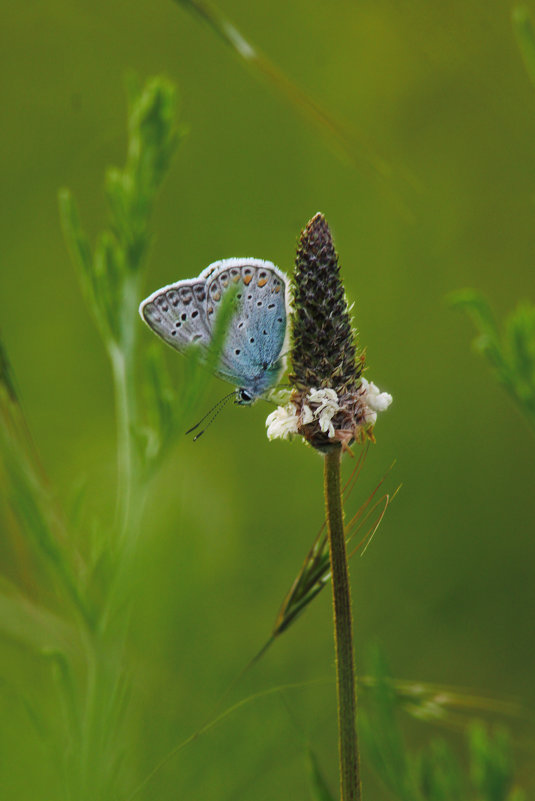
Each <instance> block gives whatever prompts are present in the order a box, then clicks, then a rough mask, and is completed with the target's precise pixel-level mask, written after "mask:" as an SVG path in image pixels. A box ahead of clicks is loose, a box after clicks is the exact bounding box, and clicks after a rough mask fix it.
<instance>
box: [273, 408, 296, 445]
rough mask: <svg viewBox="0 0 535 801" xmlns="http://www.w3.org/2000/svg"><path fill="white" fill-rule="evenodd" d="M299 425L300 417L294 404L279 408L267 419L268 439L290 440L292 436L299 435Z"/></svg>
mask: <svg viewBox="0 0 535 801" xmlns="http://www.w3.org/2000/svg"><path fill="white" fill-rule="evenodd" d="M298 424H299V417H298V416H297V414H296V412H295V406H294V405H293V403H288V404H287V405H286V406H278V407H277V408H276V409H275V411H274V412H271V414H268V416H267V419H266V426H267V435H268V439H288V437H290V436H291V435H292V434H297V429H298Z"/></svg>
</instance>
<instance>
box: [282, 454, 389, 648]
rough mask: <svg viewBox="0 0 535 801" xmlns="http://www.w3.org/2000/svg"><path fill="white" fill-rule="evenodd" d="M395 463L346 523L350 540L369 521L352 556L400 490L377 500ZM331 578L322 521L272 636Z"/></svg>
mask: <svg viewBox="0 0 535 801" xmlns="http://www.w3.org/2000/svg"><path fill="white" fill-rule="evenodd" d="M366 455H367V448H366V449H364V450H363V451H362V452H361V454H360V456H359V458H358V460H357V463H356V465H355V468H354V469H353V472H352V473H351V476H350V477H349V479H348V481H347V482H346V484H345V487H344V490H343V492H344V500H346V501H347V499H348V498H349V497H350V495H351V493H352V492H353V490H354V488H355V485H356V482H357V480H358V477H359V476H360V473H361V471H362V468H363V466H364V462H365V459H366ZM393 466H394V462H393V463H392V465H391V466H390V467H389V468H388V470H387V471H386V473H385V474H384V476H383V477H382V479H381V481H380V482H379V483H378V485H377V486H376V487H375V489H374V490H373V492H372V493H371V495H370V496H369V497H368V499H367V500H366V501H365V502H364V503H363V504H362V505H361V506H360V508H359V509H358V510H357V512H356V513H355V514H354V515H353V517H352V518H351V520H350V521H349V523H348V525H347V526H346V534H347V542H348V543H349V542H351V540H352V539H353V538H354V537H355V535H356V534H357V532H359V531H361V530H362V529H363V528H364V527H365V526H366V525H368V528H367V530H366V533H365V534H364V536H363V537H362V539H361V540H360V542H359V543H358V545H357V546H356V547H355V548H354V549H353V550H352V551H351V553H350V554H349V555H350V556H353V555H354V554H355V553H356V552H357V551H359V550H360V549H363V551H362V553H364V552H365V551H366V548H367V547H368V546H369V544H370V542H371V540H372V538H373V537H374V535H375V533H376V531H377V529H378V528H379V526H380V525H381V522H382V520H383V517H384V515H385V512H386V509H387V507H388V505H389V503H390V502H391V501H392V500H393V499H394V497H395V496H396V495H397V493H398V491H399V487H398V488H397V489H396V491H395V492H394V494H393V495H392V496H390V495H389V494H387V493H386V494H385V495H382V496H381V497H380V498H378V499H376V500H375V501H374V498H375V496H376V494H377V492H378V490H379V489H380V487H381V486H382V485H383V483H384V481H385V479H386V477H387V476H388V475H389V473H390V471H391V470H392V467H393ZM376 512H378V514H377V515H376V514H375V513H376ZM370 521H371V522H370ZM329 579H330V563H329V549H328V543H327V535H326V534H325V523H323V525H322V526H321V528H320V530H319V531H318V534H317V535H316V538H315V540H314V542H313V544H312V547H311V549H310V551H309V552H308V554H307V555H306V557H305V560H304V562H303V565H302V567H301V570H300V571H299V573H298V575H297V577H296V578H295V581H294V582H293V584H292V586H291V588H290V590H289V592H288V594H287V595H286V597H285V599H284V601H283V603H282V605H281V608H280V610H279V613H278V615H277V618H276V620H275V625H274V627H273V632H272V638H275V637H277V636H278V635H279V634H282V632H283V631H285V630H286V629H287V628H288V626H290V625H291V623H293V622H294V621H295V620H296V618H297V617H298V616H299V615H300V614H301V612H303V610H304V609H305V608H306V607H307V606H308V604H309V603H310V602H311V601H312V600H313V599H314V598H315V597H316V595H318V593H319V592H320V591H321V590H322V589H323V587H324V586H325V585H326V583H327V582H328V581H329Z"/></svg>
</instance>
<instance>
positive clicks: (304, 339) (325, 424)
mask: <svg viewBox="0 0 535 801" xmlns="http://www.w3.org/2000/svg"><path fill="white" fill-rule="evenodd" d="M292 290H293V314H292V317H291V320H292V323H291V325H292V350H291V362H292V372H291V374H290V382H291V385H292V391H291V394H290V397H289V400H288V403H286V405H284V406H279V407H278V408H277V409H276V411H274V412H272V414H270V415H269V416H268V418H267V420H266V425H267V435H268V437H269V438H270V439H276V438H280V439H288V438H290V437H292V436H293V435H296V434H297V435H300V436H302V437H304V439H305V440H306V441H307V442H308V443H310V445H312V446H313V447H315V448H317V449H318V450H320V451H323V452H325V451H328V450H331V449H332V448H335V447H340V446H342V448H343V449H344V450H347V449H349V446H350V445H351V443H352V442H362V441H363V440H364V439H365V438H366V437H369V438H370V439H372V440H373V439H374V436H373V428H374V426H375V422H376V420H377V412H380V411H384V410H385V409H387V408H388V406H390V404H391V402H392V396H391V395H389V394H388V393H387V392H380V390H379V389H378V388H377V387H376V386H375V384H373V383H371V382H369V381H367V380H366V379H365V378H363V377H362V372H363V370H364V365H365V354H364V352H362V353H360V354H359V353H358V351H357V342H356V333H355V331H354V329H353V328H352V326H351V319H350V316H349V309H348V305H347V299H346V296H345V292H344V287H343V284H342V281H341V279H340V266H339V264H338V256H337V254H336V251H335V249H334V244H333V241H332V236H331V232H330V229H329V226H328V224H327V221H326V220H325V217H324V216H323V214H319V213H318V214H316V215H315V216H314V217H313V218H312V219H311V220H310V222H309V223H308V224H307V225H306V227H305V228H304V230H303V231H302V232H301V237H300V240H299V244H298V247H297V255H296V260H295V272H294V277H293V282H292Z"/></svg>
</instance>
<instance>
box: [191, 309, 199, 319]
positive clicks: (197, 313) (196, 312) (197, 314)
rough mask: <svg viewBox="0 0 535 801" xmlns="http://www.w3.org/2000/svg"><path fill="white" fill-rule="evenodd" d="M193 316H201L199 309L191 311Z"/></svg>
mask: <svg viewBox="0 0 535 801" xmlns="http://www.w3.org/2000/svg"><path fill="white" fill-rule="evenodd" d="M191 316H192V318H194V317H198V316H199V312H198V311H197V309H195V311H192V312H191Z"/></svg>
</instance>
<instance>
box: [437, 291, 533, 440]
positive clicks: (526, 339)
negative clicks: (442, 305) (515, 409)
mask: <svg viewBox="0 0 535 801" xmlns="http://www.w3.org/2000/svg"><path fill="white" fill-rule="evenodd" d="M449 300H450V303H451V305H452V306H454V307H455V308H458V309H462V310H463V311H465V312H466V313H467V314H468V315H469V316H470V317H471V318H472V321H473V323H474V325H475V327H476V330H477V331H478V337H477V338H476V339H475V341H474V345H475V347H476V350H478V351H479V352H480V353H482V354H483V355H484V356H486V358H487V359H488V360H489V362H490V363H491V366H492V367H493V369H494V373H495V375H496V377H497V379H498V380H499V381H500V383H501V384H503V386H504V387H505V388H506V389H507V391H508V392H509V393H510V395H511V396H512V397H513V398H514V400H515V402H516V403H517V404H518V406H519V407H520V408H521V409H522V411H523V412H524V413H525V414H526V415H527V417H528V419H529V421H530V423H531V424H532V425H534V426H535V306H533V305H531V304H527V303H525V304H521V305H519V306H518V308H517V309H516V310H515V311H513V312H512V313H511V314H510V315H509V317H508V318H507V319H506V321H505V330H504V333H503V335H501V334H500V332H499V331H498V328H497V326H496V323H495V321H494V317H493V314H492V311H491V309H490V306H489V304H488V302H487V300H486V299H485V298H484V297H483V296H482V295H481V294H480V293H479V292H476V291H474V290H470V289H466V290H462V291H461V292H456V293H454V294H452V295H450V296H449Z"/></svg>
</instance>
